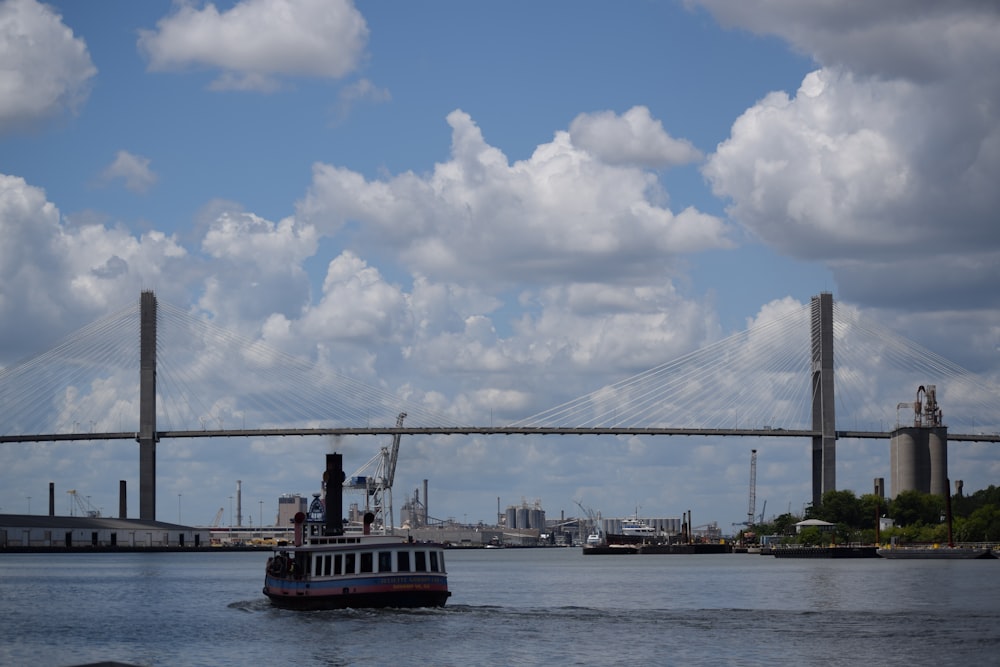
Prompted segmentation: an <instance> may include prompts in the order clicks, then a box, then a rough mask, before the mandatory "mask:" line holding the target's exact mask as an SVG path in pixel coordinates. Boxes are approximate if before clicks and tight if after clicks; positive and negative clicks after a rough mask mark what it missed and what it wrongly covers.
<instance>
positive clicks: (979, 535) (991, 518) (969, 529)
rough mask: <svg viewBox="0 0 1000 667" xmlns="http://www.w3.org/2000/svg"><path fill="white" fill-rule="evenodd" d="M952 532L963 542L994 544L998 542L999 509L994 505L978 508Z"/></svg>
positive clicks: (999, 530)
mask: <svg viewBox="0 0 1000 667" xmlns="http://www.w3.org/2000/svg"><path fill="white" fill-rule="evenodd" d="M952 532H953V534H955V535H956V536H958V537H956V539H959V540H961V541H964V542H996V541H998V540H1000V509H998V508H997V506H996V505H986V506H984V507H980V508H979V509H977V510H975V511H974V512H973V513H972V514H971V515H969V517H968V518H967V519H965V520H964V521H962V522H961V524H960V525H959V526H956V530H954V531H952ZM959 535H960V536H959Z"/></svg>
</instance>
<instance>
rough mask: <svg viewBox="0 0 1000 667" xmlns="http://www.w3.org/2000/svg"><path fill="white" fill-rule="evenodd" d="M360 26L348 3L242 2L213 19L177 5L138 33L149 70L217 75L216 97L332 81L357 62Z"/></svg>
mask: <svg viewBox="0 0 1000 667" xmlns="http://www.w3.org/2000/svg"><path fill="white" fill-rule="evenodd" d="M367 41H368V26H367V24H366V23H365V20H364V17H363V16H362V15H361V13H360V12H358V10H357V9H356V8H355V7H354V5H353V3H352V2H351V1H350V0H243V1H242V2H238V3H237V4H236V5H234V6H233V7H231V8H230V9H228V10H225V11H222V12H220V11H219V9H218V8H216V6H215V5H212V4H209V5H206V6H205V7H204V8H201V9H197V8H195V7H193V6H191V5H188V4H181V5H179V6H178V8H177V10H176V11H175V12H174V13H172V14H170V15H169V16H166V17H164V18H163V19H161V20H160V21H159V22H158V23H157V27H156V30H143V31H141V32H140V37H139V49H140V51H141V52H142V53H143V54H144V55H145V56H146V57H147V58H148V60H149V68H150V69H151V70H157V71H160V70H178V69H185V68H190V67H208V68H215V69H220V70H222V73H221V74H220V75H219V77H218V78H217V79H216V80H215V82H214V83H213V84H212V88H214V89H217V90H256V91H264V92H267V91H272V90H274V89H276V88H277V87H279V86H280V78H281V77H284V76H312V77H323V78H334V79H336V78H340V77H343V76H345V75H346V74H349V73H350V72H352V71H354V70H355V69H356V68H357V66H358V64H359V62H360V60H361V58H362V57H363V55H364V50H365V45H366V44H367Z"/></svg>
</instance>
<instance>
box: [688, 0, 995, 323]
mask: <svg viewBox="0 0 1000 667" xmlns="http://www.w3.org/2000/svg"><path fill="white" fill-rule="evenodd" d="M699 4H702V5H705V6H707V7H709V8H710V10H711V11H712V12H713V13H714V14H716V15H717V16H718V17H719V18H720V19H721V20H723V21H724V22H725V23H727V24H730V25H736V26H740V27H745V28H748V29H750V30H754V31H757V32H761V33H769V34H776V35H779V36H781V37H783V38H785V39H787V40H789V41H790V42H791V43H792V44H793V45H794V46H795V47H796V48H798V49H800V50H802V51H805V52H807V53H810V54H812V55H813V56H814V58H815V59H816V60H817V61H818V62H819V63H820V64H821V65H822V67H821V68H820V69H818V70H817V71H815V72H812V73H810V74H809V75H808V76H806V77H805V79H804V80H803V81H802V84H801V86H800V87H799V89H798V91H797V92H796V93H795V94H794V95H793V96H788V95H786V94H785V93H783V92H773V93H771V94H769V95H766V96H765V97H763V99H761V100H760V101H759V102H758V103H757V104H755V105H754V106H753V107H751V108H750V109H748V110H747V111H746V112H745V113H744V114H743V115H742V116H740V118H738V119H737V120H736V122H735V123H734V124H733V126H732V130H731V134H730V137H729V138H728V139H727V140H726V141H724V142H722V144H720V146H719V147H718V150H717V151H716V152H715V153H714V154H713V155H711V156H710V157H709V158H708V160H707V163H706V166H705V170H704V171H705V175H706V176H707V177H708V179H709V180H710V182H711V184H712V188H713V190H714V192H715V193H716V194H718V195H719V196H722V197H725V198H726V199H728V200H729V202H730V207H729V212H730V214H731V216H732V217H733V218H734V219H735V220H736V221H738V222H740V223H742V224H743V225H745V226H746V227H747V228H749V229H750V230H752V231H753V232H754V233H755V234H756V235H758V236H759V237H760V238H761V239H763V240H764V241H765V242H766V243H768V244H770V245H772V246H774V247H776V248H778V249H779V250H780V251H781V252H783V253H785V254H788V255H791V256H795V257H800V258H809V259H818V260H821V261H824V262H826V263H827V265H828V266H829V267H830V268H831V269H832V270H833V272H834V276H835V277H836V279H837V282H838V284H839V285H840V288H841V292H840V294H841V296H842V297H844V298H847V299H856V300H858V301H860V302H862V303H867V304H871V305H890V304H895V305H902V304H904V303H910V304H913V305H914V306H916V307H920V308H926V307H928V306H930V307H946V306H947V307H952V306H954V305H955V303H956V302H962V301H965V300H966V299H965V298H964V296H962V297H957V298H956V295H965V296H968V295H970V294H975V295H976V297H975V298H971V299H969V301H970V302H976V301H977V300H978V301H979V302H980V303H982V300H984V299H985V301H986V302H989V303H993V304H997V305H1000V296H998V295H997V293H996V290H995V289H994V288H993V287H991V285H995V284H996V283H997V281H998V280H1000V268H998V267H1000V226H998V225H997V224H996V211H997V210H998V209H1000V189H998V188H997V187H996V182H997V179H998V177H1000V74H998V72H1000V40H997V39H996V35H997V34H1000V6H998V5H996V4H995V3H983V2H972V1H962V2H953V3H938V2H897V1H890V2H885V3H881V2H880V3H797V2H792V1H791V0H756V1H749V2H742V3H723V2H717V1H716V0H703V1H701V2H699Z"/></svg>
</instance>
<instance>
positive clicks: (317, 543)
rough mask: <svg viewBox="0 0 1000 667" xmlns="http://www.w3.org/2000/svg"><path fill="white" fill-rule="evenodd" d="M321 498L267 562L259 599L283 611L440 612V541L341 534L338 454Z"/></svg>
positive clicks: (444, 578)
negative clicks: (383, 609)
mask: <svg viewBox="0 0 1000 667" xmlns="http://www.w3.org/2000/svg"><path fill="white" fill-rule="evenodd" d="M323 479H324V487H325V499H324V498H323V497H322V494H316V497H314V498H313V501H312V504H311V505H310V507H309V512H308V513H303V512H299V513H298V514H296V516H295V520H294V521H295V538H294V542H293V544H279V545H278V546H276V547H275V548H274V553H273V555H272V556H271V557H270V558H269V559H268V561H267V566H266V568H265V575H264V591H263V592H264V595H266V596H267V597H268V598H269V599H270V600H271V603H272V604H274V605H275V606H277V607H283V608H287V609H343V608H347V607H352V608H373V607H442V606H444V605H445V603H446V602H447V600H448V598H449V597H450V596H451V592H450V591H449V590H448V574H447V571H446V569H445V562H444V548H443V547H442V546H441V545H440V544H437V543H429V542H428V543H424V542H414V541H412V540H411V539H409V538H406V537H400V536H392V535H372V534H370V527H371V522H372V520H373V519H374V517H373V516H372V515H370V514H368V515H366V516H365V523H364V532H363V533H362V534H345V533H344V530H343V519H342V513H343V512H342V508H343V502H342V499H341V486H342V483H343V480H344V473H343V466H342V460H341V455H340V454H328V455H327V467H326V473H325V474H324V476H323Z"/></svg>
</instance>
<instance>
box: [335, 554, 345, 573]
mask: <svg viewBox="0 0 1000 667" xmlns="http://www.w3.org/2000/svg"><path fill="white" fill-rule="evenodd" d="M333 573H334V574H343V573H344V557H343V556H342V555H341V554H337V555H335V556H334V557H333Z"/></svg>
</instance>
